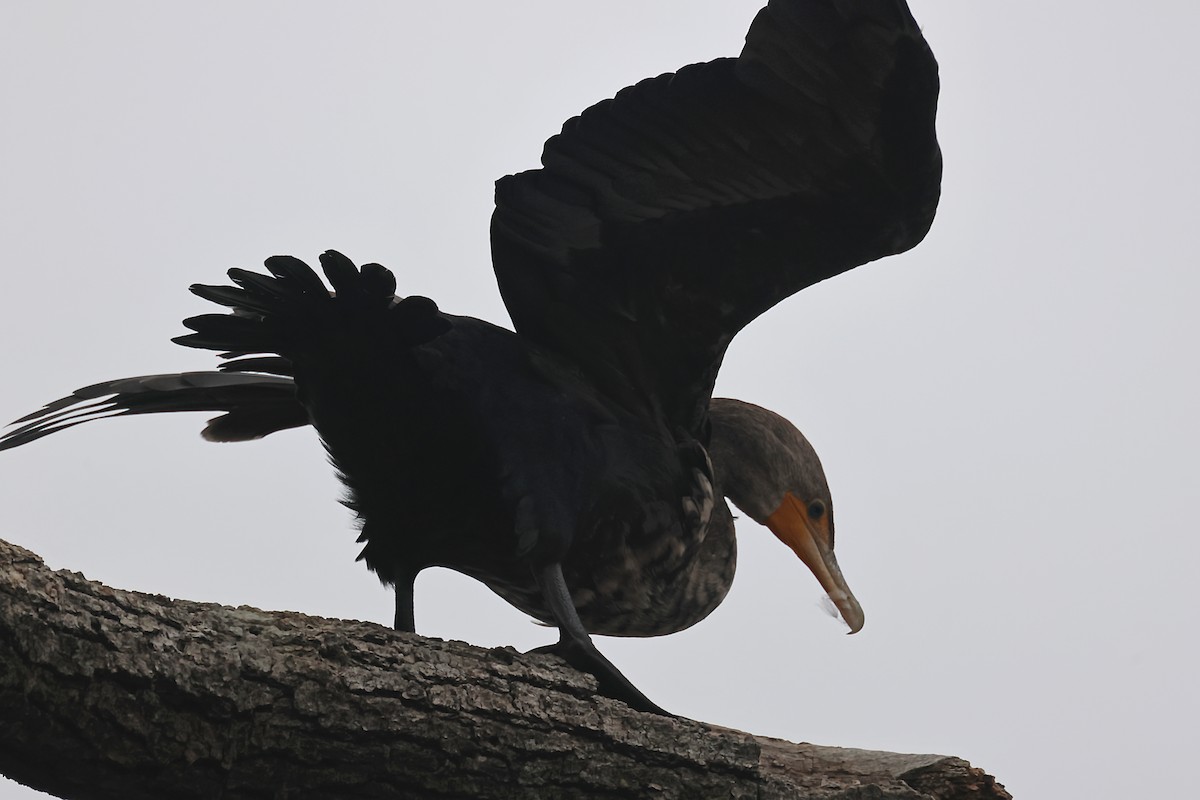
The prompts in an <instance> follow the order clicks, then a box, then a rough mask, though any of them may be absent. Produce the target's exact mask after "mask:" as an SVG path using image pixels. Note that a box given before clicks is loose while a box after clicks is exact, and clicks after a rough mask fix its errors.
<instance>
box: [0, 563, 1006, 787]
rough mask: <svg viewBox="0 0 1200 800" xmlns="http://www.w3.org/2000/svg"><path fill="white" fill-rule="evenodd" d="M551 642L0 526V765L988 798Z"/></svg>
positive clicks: (973, 776) (947, 778)
mask: <svg viewBox="0 0 1200 800" xmlns="http://www.w3.org/2000/svg"><path fill="white" fill-rule="evenodd" d="M594 689H595V684H594V681H593V679H592V678H591V677H590V676H587V675H584V674H582V673H579V672H575V671H574V670H571V669H570V668H568V667H566V666H564V665H563V663H562V662H561V661H559V660H558V659H557V658H555V657H552V656H534V655H521V654H519V653H516V652H515V651H513V650H511V649H508V648H505V649H494V650H484V649H481V648H477V647H472V646H469V645H466V644H462V643H460V642H443V641H439V640H436V639H425V638H422V637H420V636H416V635H412V634H403V633H397V632H394V631H391V630H389V629H387V628H383V627H380V626H378V625H373V624H368V623H362V622H347V621H344V620H331V619H322V618H318V617H308V616H304V615H301V614H295V613H289V612H265V611H259V610H258V609H254V608H249V607H244V606H243V607H240V608H229V607H227V606H219V605H214V604H205V603H193V602H189V601H185V600H171V599H169V598H166V597H162V596H159V595H147V594H141V593H138V592H128V591H122V590H119V589H111V588H109V587H107V586H104V585H103V584H99V583H95V582H93V581H88V580H86V579H85V578H84V577H83V576H82V575H80V574H78V573H73V572H67V571H65V570H64V571H59V572H53V571H51V570H49V569H47V567H46V566H45V564H44V563H43V562H42V561H41V559H39V558H38V557H37V556H36V555H34V554H33V553H30V552H29V551H27V550H24V549H22V548H20V547H16V546H14V545H11V544H8V543H6V542H3V541H0V772H3V773H4V774H5V775H8V776H9V777H11V778H13V779H15V780H18V781H20V782H22V783H26V784H28V785H30V786H32V787H34V788H37V789H41V790H43V791H46V792H50V793H52V794H56V795H58V796H60V797H65V798H123V799H124V800H138V798H155V799H157V798H161V797H174V798H215V797H220V798H289V799H290V798H310V797H311V798H317V797H322V798H328V797H348V798H397V797H473V798H514V797H515V798H550V797H553V798H571V797H589V798H603V797H611V798H627V797H643V796H653V797H662V798H676V797H731V798H736V797H754V798H814V799H816V798H822V799H824V798H846V799H847V800H848V799H849V798H867V797H870V798H879V799H880V800H886V799H887V798H896V799H897V800H899V799H900V798H905V800H918V799H919V798H972V799H975V798H1008V797H1009V795H1008V794H1007V793H1006V792H1005V791H1004V789H1003V787H1002V786H1000V785H999V784H997V783H996V782H995V780H994V779H993V778H991V777H990V776H988V775H985V774H984V773H983V772H981V771H980V770H977V769H974V768H972V767H971V766H970V765H969V764H967V763H966V762H965V761H962V760H960V759H957V758H950V757H944V756H928V755H926V756H921V755H901V754H895V753H877V752H870V751H865V750H847V749H841V748H833V747H818V746H815V745H808V744H791V743H789V742H783V741H779V740H774V739H765V738H761V737H755V736H752V735H750V734H746V733H742V732H739V731H733V730H728V729H724V728H718V727H715V726H712V725H706V724H704V723H700V722H694V721H691V720H685V719H670V718H664V717H657V716H653V715H647V714H639V713H636V712H634V711H631V710H629V709H628V708H627V707H626V706H624V705H622V704H620V703H617V702H615V701H612V700H609V699H607V698H604V697H600V696H597V695H596V694H595V692H594Z"/></svg>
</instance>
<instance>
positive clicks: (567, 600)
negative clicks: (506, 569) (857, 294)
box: [534, 562, 672, 717]
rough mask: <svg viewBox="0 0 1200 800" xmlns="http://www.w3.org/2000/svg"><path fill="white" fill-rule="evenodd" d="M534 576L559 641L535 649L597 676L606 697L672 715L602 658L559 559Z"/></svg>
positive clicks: (653, 711)
mask: <svg viewBox="0 0 1200 800" xmlns="http://www.w3.org/2000/svg"><path fill="white" fill-rule="evenodd" d="M534 576H535V577H536V579H537V583H538V586H539V587H541V590H542V597H543V598H545V600H546V605H547V606H548V607H549V609H550V614H551V615H552V616H553V617H554V620H555V622H557V623H558V633H559V638H558V643H557V644H554V645H550V646H549V647H539V648H538V649H537V651H536V652H541V653H553V654H554V655H556V656H559V657H560V658H562V659H563V660H564V661H566V662H567V663H568V664H570V665H571V666H572V667H574V668H575V669H577V670H580V671H582V672H587V673H589V674H590V675H593V676H594V677H595V678H596V682H597V683H598V684H599V686H600V693H601V694H603V695H604V696H606V697H611V698H613V699H614V700H620V701H621V702H623V703H625V704H627V705H629V706H630V707H631V708H634V709H637V710H638V711H648V712H650V713H652V714H661V715H663V716H665V717H669V716H672V715H671V714H668V713H667V712H666V711H663V710H662V709H661V708H659V707H658V706H657V705H655V704H654V703H652V702H651V701H650V699H649V698H648V697H646V695H644V694H642V693H641V692H640V691H639V690H638V688H637V687H636V686H634V685H633V684H632V683H630V682H629V679H628V678H626V677H625V676H624V675H622V674H621V671H620V670H619V669H617V668H616V667H615V666H614V665H613V663H612V662H611V661H609V660H608V659H607V658H605V657H604V656H603V655H602V654H601V653H600V651H599V650H597V649H596V645H595V644H593V643H592V637H591V636H590V635H589V634H588V632H587V630H586V629H585V628H584V627H583V622H582V621H581V620H580V619H579V612H577V611H576V610H575V603H574V602H573V601H572V600H571V593H570V592H569V591H567V582H566V580H565V579H564V578H563V573H562V565H561V564H559V563H558V562H555V563H553V564H549V565H548V566H545V567H540V568H536V569H535V570H534Z"/></svg>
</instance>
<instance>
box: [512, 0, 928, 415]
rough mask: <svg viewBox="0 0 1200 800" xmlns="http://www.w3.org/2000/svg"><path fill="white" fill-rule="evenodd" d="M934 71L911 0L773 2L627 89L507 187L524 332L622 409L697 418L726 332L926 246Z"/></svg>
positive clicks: (518, 319) (570, 126)
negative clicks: (797, 296)
mask: <svg viewBox="0 0 1200 800" xmlns="http://www.w3.org/2000/svg"><path fill="white" fill-rule="evenodd" d="M937 92H938V78H937V64H936V62H935V61H934V59H933V55H932V54H931V53H930V51H929V48H928V46H927V45H926V44H925V41H924V39H923V37H922V36H921V32H920V30H919V29H918V27H917V25H916V23H915V21H914V20H913V18H912V15H911V14H910V13H909V10H908V8H907V6H906V5H905V3H904V2H901V1H899V0H854V1H853V2H851V1H850V0H772V1H771V2H770V4H769V5H768V6H767V7H766V8H764V9H763V10H762V11H761V12H759V15H758V17H757V18H756V19H755V21H754V23H753V25H752V27H751V28H750V32H749V33H748V34H747V36H746V47H745V49H744V50H743V51H742V54H741V56H740V57H738V58H736V59H733V58H729V59H720V60H717V61H712V62H709V63H706V64H694V65H692V66H689V67H684V68H683V69H681V70H679V71H678V72H677V73H674V74H668V75H662V76H659V77H657V78H650V79H648V80H645V81H642V82H641V83H638V84H637V85H635V86H632V87H629V88H627V89H624V90H623V91H621V92H620V93H618V94H617V96H616V97H615V98H613V99H611V100H606V101H604V102H602V103H599V104H597V105H595V106H593V107H591V108H589V109H588V110H587V111H585V112H583V114H581V115H580V116H578V117H576V118H574V119H572V120H570V121H569V122H567V123H566V125H565V126H564V127H563V130H562V132H561V133H560V134H558V135H557V136H555V137H553V138H552V139H550V140H549V141H547V142H546V145H545V150H544V152H543V155H542V164H543V167H542V169H538V170H531V171H529V172H524V173H520V174H518V175H512V176H509V177H506V178H503V179H501V180H500V181H498V182H497V184H496V210H495V213H494V215H493V217H492V257H493V262H494V265H495V270H496V276H497V280H498V282H499V285H500V290H501V294H502V295H503V297H504V302H505V304H506V305H507V306H508V310H509V313H510V314H511V316H512V320H513V324H514V325H515V327H516V329H517V331H518V332H519V333H520V334H521V335H522V336H524V337H526V338H527V339H529V340H532V341H534V342H536V343H538V344H539V345H541V346H543V347H545V348H548V349H551V350H554V351H556V352H558V353H559V354H560V355H562V356H565V357H566V358H568V359H569V360H571V361H572V362H574V363H575V364H577V365H578V366H579V368H580V369H581V370H582V371H583V372H584V373H585V374H586V375H587V376H588V377H589V378H590V379H591V380H592V381H594V382H595V383H596V384H597V385H598V386H599V387H600V389H601V390H602V391H604V392H605V393H606V394H607V395H609V396H610V397H611V398H612V399H613V400H615V401H617V402H619V403H621V404H623V405H625V406H627V407H629V408H631V409H637V410H638V411H640V412H642V413H647V412H648V413H652V414H656V415H660V416H661V417H662V418H664V419H666V420H668V421H669V422H670V423H671V424H672V425H676V426H681V427H683V428H685V429H688V430H697V429H698V428H699V427H700V426H702V425H703V422H704V416H705V413H706V409H707V406H708V401H709V399H710V397H711V393H712V387H713V382H714V380H715V378H716V373H717V370H718V368H719V367H720V364H721V359H722V357H723V356H724V353H725V349H726V347H727V346H728V344H729V342H730V340H731V339H732V338H733V336H734V334H736V333H737V332H738V331H739V330H741V328H743V327H744V326H745V325H746V324H747V323H749V322H750V321H751V320H753V319H754V318H755V317H757V316H758V315H759V314H761V313H763V312H764V311H766V310H767V309H768V308H770V307H771V306H773V305H775V304H776V303H778V302H779V301H781V300H783V299H784V298H786V297H788V296H789V295H791V294H793V293H794V292H796V291H799V290H800V289H803V288H804V287H806V286H810V285H812V284H814V283H816V282H818V281H821V280H824V279H825V278H828V277H831V276H833V275H837V274H838V273H841V272H844V271H845V270H848V269H850V268H852V267H855V266H857V265H859V264H863V263H866V262H868V261H873V260H875V259H878V258H881V257H883V256H886V255H890V254H893V253H898V252H902V251H904V250H907V249H909V248H911V247H913V246H914V245H916V244H917V243H918V242H919V241H920V240H921V239H922V238H923V237H924V235H925V233H926V231H927V230H928V229H929V226H930V224H931V223H932V221H933V215H934V211H935V209H936V206H937V201H938V195H939V191H940V183H941V155H940V152H939V150H938V146H937V140H936V136H935V133H934V116H935V111H936V106H937Z"/></svg>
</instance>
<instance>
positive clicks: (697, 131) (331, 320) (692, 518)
mask: <svg viewBox="0 0 1200 800" xmlns="http://www.w3.org/2000/svg"><path fill="white" fill-rule="evenodd" d="M937 87H938V80H937V68H936V64H935V62H934V59H933V57H932V55H931V54H930V52H929V49H928V47H927V46H926V44H925V42H924V40H923V38H922V37H921V33H920V30H919V29H918V28H917V25H916V23H915V22H914V21H913V19H912V16H911V15H910V13H909V11H908V8H907V7H906V5H905V3H904V2H902V0H855V2H842V1H841V0H771V2H770V4H769V5H768V6H767V7H766V8H765V9H763V10H762V11H761V12H760V13H759V15H758V17H757V18H756V19H755V21H754V24H753V26H752V27H751V29H750V32H749V34H748V35H747V37H746V47H745V49H744V50H743V51H742V54H741V56H740V57H739V58H736V59H732V58H731V59H719V60H716V61H712V62H709V63H706V64H695V65H692V66H689V67H684V68H683V69H681V70H680V71H679V72H677V73H675V74H670V75H663V76H660V77H657V78H651V79H648V80H645V81H642V82H641V83H639V84H637V85H636V86H633V87H630V88H627V89H625V90H623V91H621V92H620V93H619V94H618V95H617V96H616V97H615V98H614V99H612V100H607V101H604V102H602V103H599V104H598V105H595V106H593V107H592V108H590V109H588V110H587V111H585V112H584V113H583V114H582V115H580V116H579V117H576V118H575V119H572V120H570V121H569V122H567V124H566V125H565V126H564V128H563V130H562V132H561V133H560V134H559V135H557V136H555V137H553V138H552V139H550V140H549V141H548V142H547V143H546V147H545V152H544V154H543V156H542V164H543V166H542V168H541V169H538V170H532V171H529V172H524V173H521V174H518V175H512V176H509V177H506V178H502V179H501V180H500V181H499V182H498V183H497V184H496V211H495V214H494V216H493V219H492V253H493V262H494V266H495V271H496V277H497V280H498V281H499V285H500V290H501V292H502V294H503V297H504V301H505V304H506V305H507V307H508V310H509V312H510V313H511V315H512V320H513V324H514V326H515V328H516V333H513V332H510V331H508V330H505V329H502V328H498V327H496V326H493V325H491V324H488V323H486V322H482V321H480V320H477V319H472V318H469V317H457V316H452V315H449V314H445V313H442V312H440V311H439V310H438V309H437V307H436V306H435V305H434V303H433V302H432V301H430V300H428V299H426V298H423V297H408V298H404V299H400V298H398V297H396V296H395V290H396V282H395V278H394V277H393V275H392V274H391V273H390V272H389V271H388V270H386V269H384V268H383V267H381V266H379V265H376V264H367V265H364V266H363V267H362V268H361V269H359V268H357V267H355V265H354V264H352V263H351V262H350V260H349V259H347V258H346V257H345V256H342V255H340V254H339V253H336V252H332V251H330V252H327V253H325V254H324V255H323V256H321V265H322V267H323V269H324V273H325V276H326V278H327V279H328V281H329V283H330V284H331V285H332V288H333V291H332V292H330V291H329V289H327V288H326V285H325V283H323V282H322V280H321V279H320V278H319V277H318V276H317V275H316V273H315V272H313V270H311V269H310V268H309V267H307V266H306V265H305V264H303V263H302V262H300V261H299V260H297V259H294V258H291V257H286V256H276V257H273V258H269V259H267V261H266V267H267V270H268V271H269V272H270V275H262V274H257V273H252V272H247V271H244V270H240V269H233V270H230V271H229V278H230V279H231V281H232V282H233V284H234V285H232V286H203V285H196V286H193V287H192V291H193V292H195V293H196V294H197V295H199V296H200V297H202V298H204V299H206V300H210V301H212V302H214V303H218V304H220V305H223V306H226V307H229V308H231V309H232V313H231V314H209V315H203V316H199V317H194V318H192V319H189V320H186V321H185V323H184V324H185V325H186V326H187V327H188V328H190V329H191V330H192V331H194V332H193V333H191V334H189V335H186V336H181V337H179V338H178V339H176V341H177V342H179V343H180V344H183V345H187V346H189V347H200V348H207V349H211V350H218V351H223V357H224V358H226V359H228V360H227V361H226V362H225V363H223V364H222V365H221V367H220V371H217V372H200V373H183V374H167V375H152V376H142V377H136V378H127V379H123V380H116V381H109V382H106V383H103V384H97V385H95V386H89V387H87V388H84V389H80V390H79V391H77V392H75V393H74V394H73V395H72V396H70V397H67V398H64V399H62V400H58V401H56V402H53V403H50V404H49V405H47V406H46V407H45V408H43V409H42V410H40V411H38V412H36V413H34V414H31V415H29V416H28V417H25V418H24V419H22V420H19V421H18V423H19V427H17V428H16V429H15V430H12V431H11V432H9V433H8V434H7V436H6V437H4V439H3V441H2V442H0V448H8V447H14V446H17V445H20V444H24V443H26V442H29V441H32V440H34V439H37V438H40V437H41V436H45V435H47V434H49V433H52V432H54V431H57V430H62V429H63V428H66V427H70V426H72V425H76V424H79V423H80V422H84V421H87V420H90V419H95V418H98V417H104V416H117V415H123V414H143V413H155V412H166V411H201V410H207V411H220V412H224V413H223V414H222V415H221V416H218V417H216V418H214V419H212V420H211V421H210V422H209V423H208V426H207V427H206V428H205V429H204V434H203V435H204V436H205V438H207V439H210V440H213V441H243V440H248V439H257V438H261V437H262V436H265V435H267V434H270V433H273V432H275V431H278V430H283V429H285V428H291V427H298V426H303V425H310V424H311V425H313V426H314V427H315V428H316V429H317V432H318V433H319V434H320V437H321V440H322V441H323V442H324V444H325V446H326V448H327V449H328V451H329V454H330V456H331V459H332V461H333V463H334V464H335V466H336V468H337V470H338V471H339V473H340V474H341V477H342V479H343V481H344V482H345V484H346V486H347V487H348V490H349V497H348V501H347V502H348V504H349V505H350V506H351V508H353V509H354V510H355V511H356V512H357V515H358V518H359V520H360V522H361V525H362V533H361V536H360V541H362V542H364V547H363V550H362V556H361V557H362V559H363V560H365V561H366V564H367V566H368V567H369V568H370V569H371V570H373V571H374V572H375V573H376V574H377V575H378V576H379V578H380V579H381V580H383V581H384V582H386V583H388V584H392V585H394V586H395V589H396V627H397V628H399V629H402V630H410V631H411V630H413V628H414V623H413V606H412V586H413V580H414V578H415V577H416V575H417V573H418V572H420V571H421V570H422V569H424V568H426V567H430V566H444V567H449V568H451V569H455V570H458V571H460V572H463V573H466V574H467V575H471V576H473V577H475V578H477V579H479V580H480V581H482V582H484V583H485V584H487V585H488V586H489V587H490V588H491V589H493V590H494V591H495V592H496V593H498V594H499V595H500V596H502V597H503V598H504V599H506V600H507V601H509V602H510V603H512V604H513V605H515V606H516V607H518V608H520V609H521V610H523V611H525V612H527V613H529V614H531V615H532V616H534V617H536V618H537V619H539V620H542V621H544V622H547V623H550V624H553V625H556V626H557V627H558V629H559V631H560V634H561V635H560V640H559V642H558V644H557V645H555V646H553V648H550V649H552V650H554V651H555V652H558V653H560V654H561V655H563V656H564V657H565V658H566V659H567V660H568V661H570V662H571V663H573V664H575V665H576V666H578V667H580V668H583V669H585V670H588V671H590V672H592V673H593V674H594V675H596V677H597V678H598V680H599V682H600V685H601V688H602V689H603V690H604V691H605V692H607V693H609V694H610V695H612V696H614V697H618V698H621V699H623V700H626V701H627V702H629V703H630V704H632V705H633V706H635V707H637V708H640V709H644V710H650V711H660V709H658V707H657V706H655V705H654V704H653V703H652V702H650V701H649V700H648V699H647V698H646V697H645V696H644V695H642V694H641V692H639V691H638V690H637V689H636V688H635V687H634V686H633V685H632V684H630V683H629V681H628V680H626V679H625V678H624V676H622V675H621V673H620V672H619V671H618V670H617V669H616V668H615V667H614V666H613V665H612V664H611V663H609V662H608V661H607V660H606V659H605V658H604V656H602V655H601V654H600V653H599V651H598V650H597V649H596V648H595V646H594V645H593V644H592V641H591V639H590V637H589V632H591V633H603V634H613V635H622V636H654V635H660V634H665V633H671V632H673V631H678V630H681V629H683V628H686V627H688V626H690V625H692V624H694V623H695V622H697V621H699V620H701V619H703V618H704V617H705V616H706V615H707V614H709V613H710V612H711V611H712V610H713V608H715V607H716V606H717V604H719V603H720V602H721V600H722V598H723V597H724V596H725V593H726V591H727V590H728V588H729V585H730V582H731V581H732V578H733V571H734V561H735V545H734V530H733V518H732V515H731V514H730V511H729V508H728V507H727V506H726V504H725V502H724V501H723V498H725V497H728V498H729V499H730V500H732V501H733V502H734V504H735V505H737V506H738V507H739V508H740V509H742V510H743V511H744V512H745V513H746V514H747V515H748V516H750V517H751V518H752V519H754V520H755V521H756V522H759V523H761V524H763V525H765V526H767V527H768V528H770V529H771V530H772V531H773V532H774V533H775V534H776V535H777V536H778V537H779V538H780V539H781V540H783V541H784V542H785V543H786V544H787V545H788V546H790V547H791V548H792V549H793V550H794V551H795V552H796V553H797V555H799V556H800V558H801V559H803V561H804V562H805V564H807V565H808V567H809V568H810V569H811V570H812V571H813V572H814V574H815V575H816V577H817V578H818V580H819V581H820V583H821V585H822V587H823V588H824V589H825V590H826V591H827V592H828V593H829V595H830V597H831V599H832V600H833V602H834V603H835V605H836V606H837V607H838V609H839V610H840V612H841V614H842V616H843V617H844V619H845V620H846V622H847V623H849V625H850V627H851V630H852V631H853V630H858V629H859V628H860V627H861V626H862V623H863V614H862V610H861V609H860V607H859V605H858V603H857V602H856V601H855V599H854V596H853V595H852V594H851V593H850V590H849V589H848V588H847V586H846V582H845V580H844V579H843V578H842V575H841V572H840V570H839V569H838V565H837V561H836V559H835V558H834V553H833V541H834V540H833V507H832V502H831V500H830V496H829V489H828V486H827V485H826V482H825V477H824V475H823V473H822V470H821V466H820V462H819V461H818V459H817V456H816V453H815V452H814V451H813V449H812V448H811V447H810V446H809V444H808V442H807V441H806V440H805V439H804V437H803V436H802V435H801V434H800V432H799V431H797V430H796V428H794V427H793V426H792V425H791V424H790V423H788V422H787V421H786V420H784V419H782V418H781V417H779V416H777V415H775V414H773V413H771V412H770V411H767V410H765V409H762V408H759V407H757V406H754V405H751V404H749V403H743V402H740V401H737V400H722V399H712V389H713V382H714V380H715V377H716V374H717V370H718V368H719V367H720V364H721V360H722V357H723V356H724V353H725V349H726V347H727V346H728V344H729V342H730V340H731V339H732V338H733V336H734V335H735V334H736V333H737V332H738V331H739V330H740V329H741V328H742V327H744V326H745V325H746V324H747V323H749V322H750V321H751V320H753V319H754V318H755V317H756V316H758V315H759V314H761V313H762V312H764V311H765V310H767V309H768V308H770V307H771V306H773V305H775V304H776V303H778V302H779V301H780V300H782V299H784V298H785V297H787V296H789V295H791V294H792V293H794V292H796V291H798V290H800V289H802V288H804V287H806V286H809V285H811V284H813V283H816V282H818V281H821V280H824V279H825V278H828V277H831V276H833V275H836V274H838V273H840V272H843V271H845V270H848V269H850V268H852V267H854V266H856V265H859V264H863V263H865V262H868V261H872V260H874V259H878V258H881V257H883V256H886V255H889V254H892V253H898V252H901V251H903V250H907V249H908V248H910V247H913V246H914V245H916V244H917V243H918V242H919V241H920V240H921V239H922V238H923V236H924V235H925V233H926V231H927V230H928V228H929V226H930V224H931V222H932V220H933V215H934V210H935V208H936V205H937V200H938V193H939V185H940V176H941V158H940V154H939V150H938V146H937V142H936V138H935V134H934V116H935V108H936V103H937Z"/></svg>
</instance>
